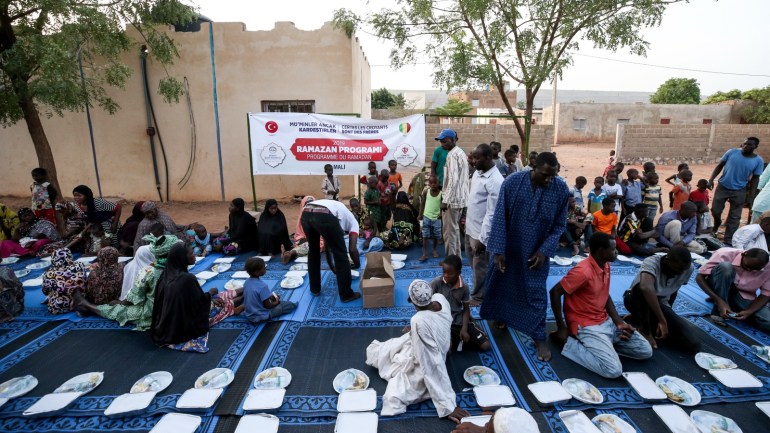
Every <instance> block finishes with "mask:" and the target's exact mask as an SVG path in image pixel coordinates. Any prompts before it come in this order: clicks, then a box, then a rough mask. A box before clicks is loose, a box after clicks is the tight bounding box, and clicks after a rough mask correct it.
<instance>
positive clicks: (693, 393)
mask: <svg viewBox="0 0 770 433" xmlns="http://www.w3.org/2000/svg"><path fill="white" fill-rule="evenodd" d="M655 384H656V385H658V388H660V389H661V390H662V391H663V392H665V393H666V397H668V399H669V400H671V401H673V402H674V403H676V404H681V405H682V406H695V405H697V404H698V403H700V393H699V392H698V390H697V389H695V387H694V386H692V385H690V384H689V383H688V382H685V381H684V380H682V379H680V378H678V377H674V376H661V377H659V378H657V379H655Z"/></svg>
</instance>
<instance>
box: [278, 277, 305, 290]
mask: <svg viewBox="0 0 770 433" xmlns="http://www.w3.org/2000/svg"><path fill="white" fill-rule="evenodd" d="M304 283H305V280H304V279H302V278H300V277H286V278H284V279H283V280H281V287H282V288H284V289H296V288H297V287H299V286H301V285H302V284H304Z"/></svg>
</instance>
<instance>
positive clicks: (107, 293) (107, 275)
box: [85, 247, 123, 305]
mask: <svg viewBox="0 0 770 433" xmlns="http://www.w3.org/2000/svg"><path fill="white" fill-rule="evenodd" d="M122 287H123V264H121V263H118V250H116V249H115V248H113V247H106V248H102V249H100V250H99V252H98V253H97V254H96V263H94V264H93V265H91V273H90V274H88V282H87V283H86V291H85V297H86V300H87V301H88V302H91V303H93V304H95V305H103V304H108V303H110V302H112V301H114V300H116V299H118V297H119V296H120V290H121V288H122Z"/></svg>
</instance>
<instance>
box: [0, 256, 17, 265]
mask: <svg viewBox="0 0 770 433" xmlns="http://www.w3.org/2000/svg"><path fill="white" fill-rule="evenodd" d="M18 261H19V258H18V257H6V258H4V259H3V260H0V265H12V264H14V263H16V262H18Z"/></svg>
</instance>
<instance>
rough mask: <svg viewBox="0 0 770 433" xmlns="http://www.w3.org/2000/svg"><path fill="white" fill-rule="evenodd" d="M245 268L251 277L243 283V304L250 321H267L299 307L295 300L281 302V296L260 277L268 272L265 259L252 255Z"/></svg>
mask: <svg viewBox="0 0 770 433" xmlns="http://www.w3.org/2000/svg"><path fill="white" fill-rule="evenodd" d="M244 269H245V270H246V273H248V274H249V279H248V280H246V283H244V285H243V304H244V306H245V311H246V318H248V319H249V321H251V322H252V323H262V322H267V321H268V320H271V319H275V318H277V317H280V316H283V315H284V314H286V313H290V312H292V311H294V309H295V308H297V304H295V303H294V302H289V301H284V302H281V298H280V297H279V296H278V295H277V294H275V293H270V289H269V288H268V287H267V284H266V283H265V282H264V281H262V280H260V279H259V277H261V276H262V275H265V272H266V269H265V261H264V260H262V259H261V258H259V257H251V258H249V259H248V260H246V264H245V265H244Z"/></svg>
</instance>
